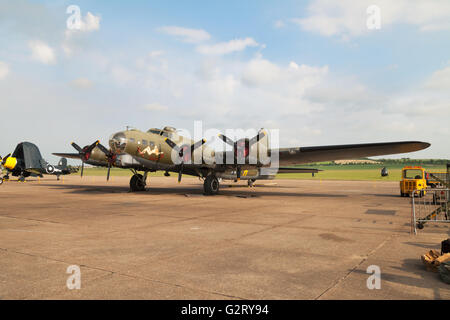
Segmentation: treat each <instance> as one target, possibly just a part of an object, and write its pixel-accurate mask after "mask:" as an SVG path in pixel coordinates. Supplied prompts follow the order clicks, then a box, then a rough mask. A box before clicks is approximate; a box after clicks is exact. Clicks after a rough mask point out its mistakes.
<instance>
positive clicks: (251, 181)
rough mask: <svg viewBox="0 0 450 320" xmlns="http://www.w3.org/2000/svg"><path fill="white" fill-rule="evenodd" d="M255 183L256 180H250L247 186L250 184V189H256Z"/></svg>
mask: <svg viewBox="0 0 450 320" xmlns="http://www.w3.org/2000/svg"><path fill="white" fill-rule="evenodd" d="M255 182H256V180H255V179H248V180H247V184H248V186H249V187H254V186H255Z"/></svg>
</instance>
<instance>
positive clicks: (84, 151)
mask: <svg viewBox="0 0 450 320" xmlns="http://www.w3.org/2000/svg"><path fill="white" fill-rule="evenodd" d="M99 143H100V141H98V140H97V141H95V142H94V143H93V144H91V145H89V146H85V147H84V148H81V147H80V146H79V145H77V144H76V143H75V142H72V143H71V145H72V147H74V148H75V150H77V151H78V154H79V155H80V158H81V177H83V172H84V162H85V161H88V160H89V158H90V157H91V153H92V150H94V148H95V147H96V146H97V145H98V144H99Z"/></svg>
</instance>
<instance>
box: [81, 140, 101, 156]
mask: <svg viewBox="0 0 450 320" xmlns="http://www.w3.org/2000/svg"><path fill="white" fill-rule="evenodd" d="M99 143H100V141H99V140H97V141H95V142H94V143H93V144H91V145H90V146H89V147H88V148H87V149H86V150H85V151H84V153H91V152H92V150H94V148H95V147H96V146H98V144H99Z"/></svg>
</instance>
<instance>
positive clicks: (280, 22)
mask: <svg viewBox="0 0 450 320" xmlns="http://www.w3.org/2000/svg"><path fill="white" fill-rule="evenodd" d="M273 26H274V27H275V28H276V29H281V28H284V27H285V26H286V23H285V22H284V21H283V20H277V21H275V22H274V23H273Z"/></svg>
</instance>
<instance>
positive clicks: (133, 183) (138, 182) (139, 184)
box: [130, 174, 147, 192]
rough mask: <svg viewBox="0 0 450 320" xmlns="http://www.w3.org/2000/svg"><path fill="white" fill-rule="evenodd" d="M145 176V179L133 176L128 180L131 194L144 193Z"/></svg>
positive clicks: (137, 175)
mask: <svg viewBox="0 0 450 320" xmlns="http://www.w3.org/2000/svg"><path fill="white" fill-rule="evenodd" d="M146 176H147V175H145V177H144V176H143V175H142V174H134V175H133V176H132V177H131V180H130V190H131V191H132V192H139V191H145V186H146V185H147V184H146V181H145V180H146V178H147V177H146Z"/></svg>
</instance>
